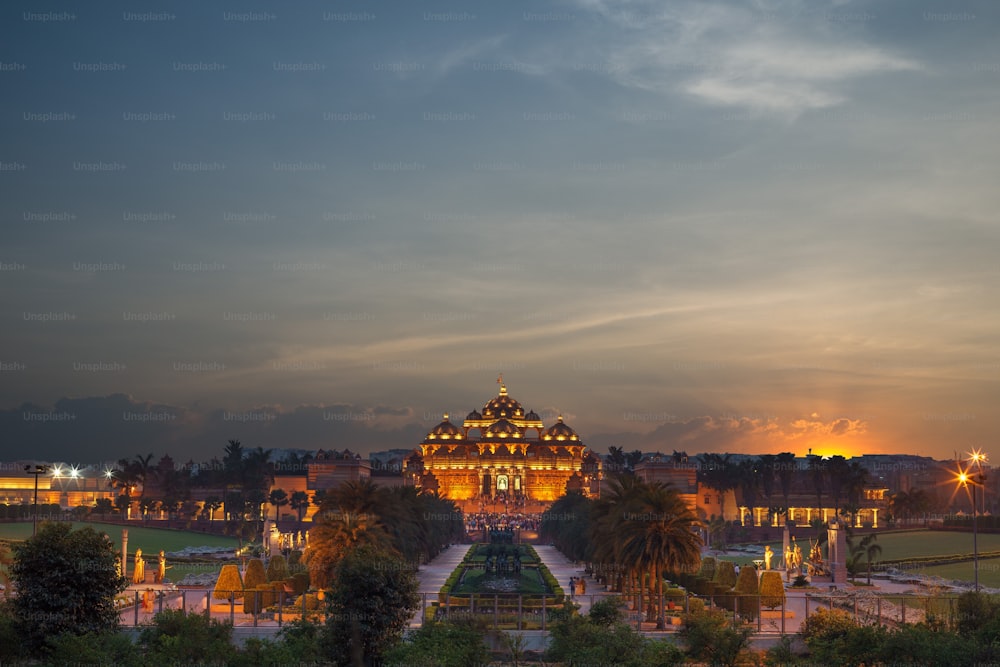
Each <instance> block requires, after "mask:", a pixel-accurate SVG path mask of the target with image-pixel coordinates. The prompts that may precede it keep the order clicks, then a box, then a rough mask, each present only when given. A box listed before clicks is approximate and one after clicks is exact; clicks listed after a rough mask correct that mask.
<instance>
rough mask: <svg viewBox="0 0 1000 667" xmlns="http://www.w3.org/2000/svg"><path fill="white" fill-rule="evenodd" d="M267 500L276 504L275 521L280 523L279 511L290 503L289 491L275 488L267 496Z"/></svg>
mask: <svg viewBox="0 0 1000 667" xmlns="http://www.w3.org/2000/svg"><path fill="white" fill-rule="evenodd" d="M267 502H269V503H271V505H273V506H274V523H278V519H279V517H278V512H279V511H280V510H281V508H282V507H284V506H285V505H287V504H288V492H286V491H285V490H284V489H274V490H273V491H271V494H270V495H269V496H268V497H267Z"/></svg>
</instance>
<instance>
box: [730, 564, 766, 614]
mask: <svg viewBox="0 0 1000 667" xmlns="http://www.w3.org/2000/svg"><path fill="white" fill-rule="evenodd" d="M758 590H760V582H758V581H757V570H756V569H754V568H752V567H750V566H749V565H748V566H746V567H741V568H740V576H739V577H737V579H736V587H735V592H736V594H737V596H738V598H737V603H736V604H737V611H739V613H740V615H741V616H742V617H743V618H745V619H748V620H753V619H755V618H757V592H758Z"/></svg>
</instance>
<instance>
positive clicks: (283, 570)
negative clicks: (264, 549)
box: [267, 554, 288, 581]
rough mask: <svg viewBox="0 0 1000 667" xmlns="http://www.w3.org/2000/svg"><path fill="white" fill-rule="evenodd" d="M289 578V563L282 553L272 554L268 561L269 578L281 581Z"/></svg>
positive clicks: (269, 579)
mask: <svg viewBox="0 0 1000 667" xmlns="http://www.w3.org/2000/svg"><path fill="white" fill-rule="evenodd" d="M287 578H288V564H287V563H286V562H285V557H284V556H282V555H280V554H279V555H277V556H271V560H269V561H268V562H267V580H268V581H281V580H283V579H287Z"/></svg>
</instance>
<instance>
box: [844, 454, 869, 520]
mask: <svg viewBox="0 0 1000 667" xmlns="http://www.w3.org/2000/svg"><path fill="white" fill-rule="evenodd" d="M867 484H868V469H867V468H865V467H864V466H862V465H861V464H860V463H858V462H857V461H851V462H850V463H849V464H848V466H847V471H846V475H845V476H844V491H845V493H846V494H847V502H848V503H849V505H850V510H849V514H850V516H851V523H856V522H857V515H858V508H859V507H861V497H862V496H863V495H864V493H865V486H866V485H867Z"/></svg>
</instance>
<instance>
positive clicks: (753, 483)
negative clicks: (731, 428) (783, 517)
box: [736, 459, 760, 525]
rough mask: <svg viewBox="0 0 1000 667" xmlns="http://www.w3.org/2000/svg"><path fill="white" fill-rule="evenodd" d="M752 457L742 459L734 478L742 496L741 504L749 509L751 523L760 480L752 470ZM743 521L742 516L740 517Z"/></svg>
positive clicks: (753, 464) (741, 521) (753, 466)
mask: <svg viewBox="0 0 1000 667" xmlns="http://www.w3.org/2000/svg"><path fill="white" fill-rule="evenodd" d="M754 468H755V463H754V460H753V459H743V460H742V461H740V463H739V465H738V466H737V472H736V478H737V480H738V481H739V489H740V495H741V496H742V497H743V505H744V506H745V507H746V508H747V509H748V510H749V511H750V516H751V519H750V524H751V525H753V523H754V521H753V518H752V517H753V516H754V509H755V508H756V507H757V491H758V490H759V489H760V480H759V479H758V477H757V473H756V471H755V470H754ZM740 523H743V517H742V516H741V517H740Z"/></svg>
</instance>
